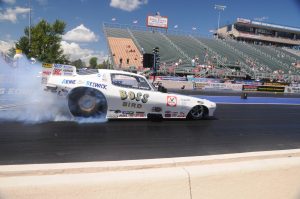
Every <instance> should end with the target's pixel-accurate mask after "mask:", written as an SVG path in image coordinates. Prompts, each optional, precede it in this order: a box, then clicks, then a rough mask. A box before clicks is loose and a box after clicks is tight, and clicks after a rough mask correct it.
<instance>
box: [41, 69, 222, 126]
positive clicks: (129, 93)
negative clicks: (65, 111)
mask: <svg viewBox="0 0 300 199" xmlns="http://www.w3.org/2000/svg"><path fill="white" fill-rule="evenodd" d="M44 67H45V68H44V69H43V75H42V78H43V79H42V81H43V83H44V85H45V88H46V89H45V90H48V91H52V92H55V93H58V94H59V95H63V96H65V97H66V100H67V104H68V108H69V111H70V113H71V114H72V115H73V116H75V117H103V118H107V119H111V118H126V119H129V118H182V119H193V120H199V119H203V118H206V117H209V116H213V113H214V111H215V109H216V104H215V103H214V102H211V101H208V100H206V99H199V98H195V97H190V96H185V95H179V94H175V93H167V92H160V91H158V90H156V89H155V88H154V87H153V86H152V84H150V83H149V82H148V81H147V79H146V78H145V77H144V76H142V75H138V74H135V73H129V72H125V71H119V70H108V69H92V70H81V71H76V68H75V67H74V66H70V65H61V64H53V65H48V66H47V65H44Z"/></svg>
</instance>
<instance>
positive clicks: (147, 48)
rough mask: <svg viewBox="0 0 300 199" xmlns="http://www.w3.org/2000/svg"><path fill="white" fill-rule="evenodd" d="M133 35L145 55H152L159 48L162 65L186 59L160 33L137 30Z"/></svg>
mask: <svg viewBox="0 0 300 199" xmlns="http://www.w3.org/2000/svg"><path fill="white" fill-rule="evenodd" d="M132 33H133V35H134V36H135V38H136V39H137V41H138V42H139V44H140V45H141V46H142V48H143V50H144V52H145V53H152V51H153V48H155V47H159V53H160V55H161V56H160V60H161V63H163V62H165V63H174V62H178V60H179V59H182V60H183V59H184V57H183V56H182V55H181V54H180V53H179V52H178V51H177V50H176V49H174V48H173V47H172V46H171V45H170V44H169V43H168V41H167V40H166V39H165V38H163V37H162V36H161V35H160V33H158V32H154V33H153V32H150V31H135V30H133V31H132Z"/></svg>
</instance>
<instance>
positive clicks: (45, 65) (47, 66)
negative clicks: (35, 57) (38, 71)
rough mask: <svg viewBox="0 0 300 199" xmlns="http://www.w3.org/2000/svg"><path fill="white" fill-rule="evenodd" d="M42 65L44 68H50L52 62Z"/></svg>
mask: <svg viewBox="0 0 300 199" xmlns="http://www.w3.org/2000/svg"><path fill="white" fill-rule="evenodd" d="M43 67H44V68H52V67H53V64H49V63H43Z"/></svg>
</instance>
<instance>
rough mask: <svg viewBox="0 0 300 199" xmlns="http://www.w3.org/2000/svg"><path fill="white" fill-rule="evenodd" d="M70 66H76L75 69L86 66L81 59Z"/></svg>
mask: <svg viewBox="0 0 300 199" xmlns="http://www.w3.org/2000/svg"><path fill="white" fill-rule="evenodd" d="M71 65H73V66H76V68H85V67H86V65H85V63H84V62H83V61H82V60H81V59H77V60H75V61H72V62H71Z"/></svg>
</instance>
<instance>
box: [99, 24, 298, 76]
mask: <svg viewBox="0 0 300 199" xmlns="http://www.w3.org/2000/svg"><path fill="white" fill-rule="evenodd" d="M105 31H106V35H107V37H108V43H109V47H110V51H111V52H112V53H113V54H115V56H113V57H114V62H115V64H116V65H118V64H119V59H120V57H124V58H123V63H126V58H125V57H127V56H128V55H127V54H124V51H125V52H126V46H132V47H134V49H135V51H136V52H137V55H138V61H137V62H130V64H128V65H126V67H129V66H130V65H131V66H132V65H135V66H139V65H140V63H141V59H140V56H141V55H142V53H152V51H153V48H155V47H159V49H160V55H161V65H165V64H164V63H166V65H167V66H172V68H170V71H172V72H174V70H175V71H176V72H177V71H185V72H187V73H190V72H191V73H192V72H193V69H194V68H193V67H192V64H191V63H190V59H187V58H188V57H189V58H191V59H193V58H195V57H197V58H198V63H199V64H207V63H208V62H207V57H209V59H210V61H212V59H213V58H214V57H215V55H216V54H217V56H218V58H219V59H220V58H221V59H222V60H221V61H222V63H224V64H225V66H239V64H240V63H243V64H241V65H240V66H241V67H244V68H247V67H248V68H247V69H248V70H243V71H249V70H252V71H255V72H256V73H255V74H257V72H258V73H269V74H273V73H275V72H278V71H283V73H284V74H289V73H292V74H300V70H299V69H295V68H293V66H292V63H294V62H295V61H296V60H299V59H300V57H299V56H297V55H295V54H292V53H289V52H287V51H285V50H284V49H282V48H279V47H271V46H259V45H254V44H245V43H243V42H237V41H233V40H231V39H228V40H227V39H226V40H225V41H222V42H220V41H217V40H215V39H208V38H202V37H198V36H193V37H190V36H189V35H187V34H185V35H184V34H182V35H178V34H172V33H162V32H152V31H148V30H137V29H130V31H128V30H127V29H126V28H111V27H105ZM162 34H164V35H162ZM166 37H167V38H166ZM195 39H196V41H197V40H198V41H199V42H196V41H195ZM203 44H204V45H203ZM174 45H175V47H174ZM137 46H139V48H140V49H139V48H138V47H137ZM205 46H207V47H208V48H209V49H211V50H212V51H211V50H208V49H206V47H205ZM124 49H125V50H124ZM182 52H183V53H182ZM236 52H241V53H236ZM183 54H184V55H185V56H184V55H183ZM206 56H207V57H206ZM131 59H132V57H130V60H131ZM133 60H134V58H133ZM179 60H182V64H181V67H175V66H174V63H175V62H177V63H178V62H179ZM210 63H211V62H210ZM171 69H172V70H171ZM167 71H168V70H167ZM202 72H203V71H202ZM216 73H218V71H216Z"/></svg>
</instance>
